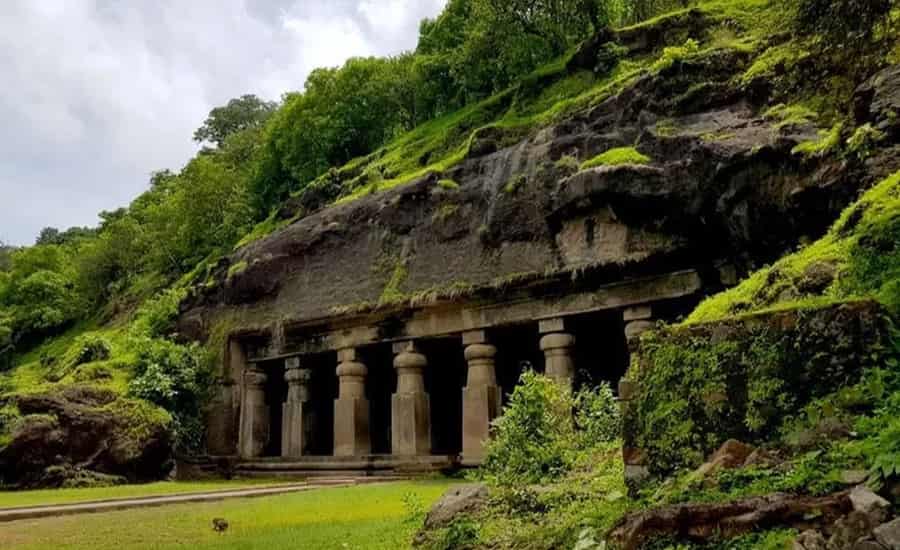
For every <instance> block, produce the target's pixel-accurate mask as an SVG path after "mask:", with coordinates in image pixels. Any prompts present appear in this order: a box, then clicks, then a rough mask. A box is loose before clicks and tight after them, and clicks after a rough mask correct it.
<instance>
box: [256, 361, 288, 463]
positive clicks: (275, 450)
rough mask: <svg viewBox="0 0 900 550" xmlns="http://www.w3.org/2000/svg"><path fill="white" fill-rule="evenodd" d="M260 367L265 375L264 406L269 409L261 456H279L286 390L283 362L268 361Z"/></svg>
mask: <svg viewBox="0 0 900 550" xmlns="http://www.w3.org/2000/svg"><path fill="white" fill-rule="evenodd" d="M260 366H261V367H262V369H263V371H265V373H266V386H265V392H266V405H267V406H268V408H269V437H268V439H267V441H266V445H265V448H264V450H263V456H281V421H282V417H283V409H282V405H283V404H284V401H285V399H287V389H288V388H287V382H285V380H284V361H269V362H266V363H262V364H261V365H260Z"/></svg>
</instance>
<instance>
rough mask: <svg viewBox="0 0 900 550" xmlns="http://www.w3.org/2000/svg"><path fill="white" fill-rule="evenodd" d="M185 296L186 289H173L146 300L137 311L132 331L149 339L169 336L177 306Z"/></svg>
mask: <svg viewBox="0 0 900 550" xmlns="http://www.w3.org/2000/svg"><path fill="white" fill-rule="evenodd" d="M186 295H187V289H185V288H180V287H175V288H170V289H167V290H165V291H163V292H160V293H159V294H158V295H157V296H155V297H154V298H152V299H150V300H147V302H146V303H145V304H144V305H143V306H141V308H140V310H138V313H137V317H136V319H135V323H134V326H135V329H134V331H135V332H137V333H139V334H143V335H146V336H150V337H158V336H167V335H169V334H170V333H171V332H172V331H173V330H175V319H176V318H177V317H178V305H179V304H180V303H181V301H182V300H183V299H184V297H185V296H186Z"/></svg>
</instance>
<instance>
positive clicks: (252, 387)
mask: <svg viewBox="0 0 900 550" xmlns="http://www.w3.org/2000/svg"><path fill="white" fill-rule="evenodd" d="M243 378H244V403H243V406H242V407H241V432H240V454H241V457H242V458H256V457H260V456H262V454H263V452H264V451H265V448H266V444H268V442H269V407H268V405H266V389H265V388H266V373H265V372H263V371H262V370H259V369H256V368H252V367H251V368H248V369H247V370H245V371H244V375H243Z"/></svg>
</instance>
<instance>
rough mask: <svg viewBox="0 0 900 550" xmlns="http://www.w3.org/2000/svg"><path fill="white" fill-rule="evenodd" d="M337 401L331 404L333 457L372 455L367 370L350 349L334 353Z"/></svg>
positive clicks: (354, 351)
mask: <svg viewBox="0 0 900 550" xmlns="http://www.w3.org/2000/svg"><path fill="white" fill-rule="evenodd" d="M338 360H339V361H340V364H339V365H338V368H337V375H338V379H339V380H338V381H339V390H338V398H337V399H336V400H335V402H334V455H335V456H365V455H368V454H371V452H372V442H371V438H370V436H369V400H368V399H366V375H367V374H368V372H369V371H368V369H367V368H366V366H365V365H364V364H362V363H360V362H359V357H358V355H357V353H356V350H354V349H345V350H341V351H340V352H338Z"/></svg>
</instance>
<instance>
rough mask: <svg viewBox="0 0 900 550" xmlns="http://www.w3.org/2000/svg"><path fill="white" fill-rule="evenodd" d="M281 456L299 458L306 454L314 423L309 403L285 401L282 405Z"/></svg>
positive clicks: (310, 442) (310, 441)
mask: <svg viewBox="0 0 900 550" xmlns="http://www.w3.org/2000/svg"><path fill="white" fill-rule="evenodd" d="M281 407H282V411H283V412H282V427H281V447H282V449H281V456H283V457H285V458H300V457H302V456H303V455H305V454H307V451H308V449H309V446H310V445H311V444H312V427H313V425H314V423H313V422H314V421H313V415H312V408H311V407H310V405H309V403H305V402H302V401H301V402H296V403H291V402H288V403H285V404H283V405H282V406H281Z"/></svg>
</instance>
